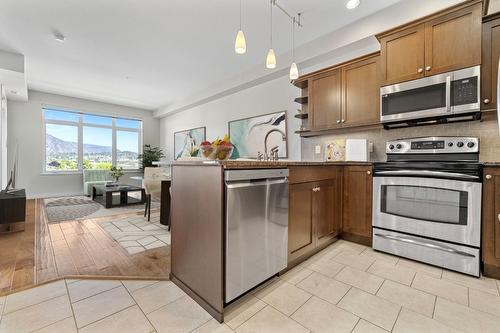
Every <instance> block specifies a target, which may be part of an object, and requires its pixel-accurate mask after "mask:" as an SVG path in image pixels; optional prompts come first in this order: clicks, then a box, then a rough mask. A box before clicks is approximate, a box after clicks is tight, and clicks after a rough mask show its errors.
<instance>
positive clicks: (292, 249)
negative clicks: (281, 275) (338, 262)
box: [288, 183, 315, 262]
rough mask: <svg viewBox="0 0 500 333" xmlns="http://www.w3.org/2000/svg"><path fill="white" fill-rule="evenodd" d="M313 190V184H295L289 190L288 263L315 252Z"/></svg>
mask: <svg viewBox="0 0 500 333" xmlns="http://www.w3.org/2000/svg"><path fill="white" fill-rule="evenodd" d="M312 189H313V185H312V183H303V184H293V185H290V188H289V201H288V203H289V208H288V216H289V217H288V262H290V261H293V260H295V259H297V258H299V257H301V256H303V255H305V254H307V253H308V252H310V251H312V250H314V245H315V244H314V243H315V236H314V227H313V222H312V221H313V220H312V193H313V191H312Z"/></svg>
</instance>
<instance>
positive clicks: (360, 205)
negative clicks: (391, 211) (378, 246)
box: [342, 166, 372, 245]
mask: <svg viewBox="0 0 500 333" xmlns="http://www.w3.org/2000/svg"><path fill="white" fill-rule="evenodd" d="M343 193H344V195H343V207H342V212H343V214H342V232H343V237H344V238H346V239H350V240H353V241H357V242H361V243H364V244H366V245H371V237H372V167H371V166H347V167H344V190H343Z"/></svg>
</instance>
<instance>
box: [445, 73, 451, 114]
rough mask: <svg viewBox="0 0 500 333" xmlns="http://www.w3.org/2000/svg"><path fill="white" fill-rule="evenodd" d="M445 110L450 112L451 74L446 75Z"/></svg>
mask: <svg viewBox="0 0 500 333" xmlns="http://www.w3.org/2000/svg"><path fill="white" fill-rule="evenodd" d="M446 112H451V76H449V75H448V76H446Z"/></svg>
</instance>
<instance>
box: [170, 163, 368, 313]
mask: <svg viewBox="0 0 500 333" xmlns="http://www.w3.org/2000/svg"><path fill="white" fill-rule="evenodd" d="M255 169H284V170H287V173H288V174H289V177H288V183H289V198H288V202H287V203H286V207H287V209H288V232H287V234H288V237H285V238H287V239H285V241H286V242H285V246H287V251H286V252H287V262H286V263H285V267H284V268H285V269H288V268H290V267H293V266H294V265H296V264H298V263H300V262H301V261H303V260H305V259H307V258H308V257H309V256H311V255H313V254H314V253H316V252H318V251H320V250H321V249H323V248H324V247H326V246H328V245H329V244H331V243H332V242H334V241H335V240H336V239H337V237H339V236H340V235H341V233H342V229H343V223H342V221H346V222H347V223H344V224H345V227H346V228H345V229H346V230H347V232H345V235H346V237H345V238H346V239H350V240H355V241H359V242H361V243H364V244H367V243H369V242H370V235H371V163H364V162H296V161H278V162H263V161H246V160H245V161H241V160H230V161H217V162H213V161H177V162H174V164H173V165H172V226H171V233H172V238H171V242H172V243H171V253H172V258H171V262H172V267H171V275H170V277H171V280H172V281H173V282H174V283H176V284H177V285H178V286H179V287H181V288H182V289H183V290H184V291H185V292H186V293H187V294H188V295H190V296H191V297H192V298H193V299H194V300H195V301H197V302H198V303H199V304H200V305H201V306H203V307H204V308H205V309H206V310H207V311H208V312H209V313H210V314H211V315H212V316H213V317H214V318H216V319H217V320H218V321H220V322H222V321H223V320H224V308H225V306H226V305H227V304H226V303H225V299H226V297H225V296H226V295H225V284H226V281H225V270H226V267H225V265H226V262H225V258H226V252H225V251H226V245H225V244H226V243H225V236H226V235H225V234H226V208H227V207H226V190H225V178H224V177H225V171H228V170H255ZM344 185H347V186H344ZM348 188H351V191H347V189H348ZM353 193H354V194H355V195H353ZM353 196H355V197H356V199H355V200H353ZM344 198H345V199H348V200H347V201H345V200H344ZM243 204H245V203H243ZM361 206H365V207H361ZM343 207H344V209H343ZM360 207H361V208H362V209H360ZM368 211H369V212H370V214H368ZM353 221H355V222H353ZM343 234H344V233H342V235H343Z"/></svg>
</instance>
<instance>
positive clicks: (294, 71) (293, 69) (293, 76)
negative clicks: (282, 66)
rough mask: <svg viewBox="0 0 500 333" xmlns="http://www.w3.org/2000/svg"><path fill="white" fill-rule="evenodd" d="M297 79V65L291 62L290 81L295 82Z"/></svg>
mask: <svg viewBox="0 0 500 333" xmlns="http://www.w3.org/2000/svg"><path fill="white" fill-rule="evenodd" d="M298 78H299V69H298V68H297V64H296V63H294V62H292V64H291V65H290V80H296V79H298Z"/></svg>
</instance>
